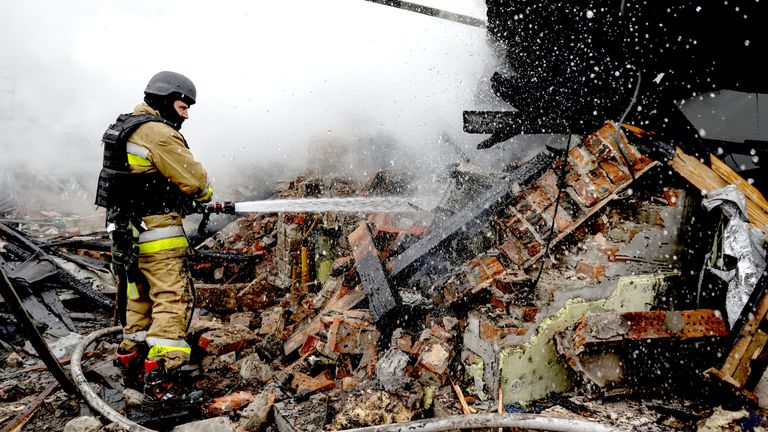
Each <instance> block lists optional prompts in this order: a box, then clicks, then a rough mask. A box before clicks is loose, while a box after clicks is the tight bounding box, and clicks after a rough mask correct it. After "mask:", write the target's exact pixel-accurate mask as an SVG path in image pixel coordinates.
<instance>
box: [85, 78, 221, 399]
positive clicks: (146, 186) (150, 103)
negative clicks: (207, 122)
mask: <svg viewBox="0 0 768 432" xmlns="http://www.w3.org/2000/svg"><path fill="white" fill-rule="evenodd" d="M144 95H145V96H144V103H142V104H140V105H138V106H136V108H135V109H134V110H133V112H132V113H131V114H123V115H120V116H119V117H118V119H117V121H116V122H115V123H114V124H112V125H110V127H109V128H108V129H107V131H106V132H105V133H104V136H103V138H102V143H103V144H104V164H103V167H102V170H101V173H100V175H99V187H98V191H97V199H96V204H97V205H100V206H102V207H106V208H107V223H108V230H109V231H111V238H112V242H113V248H112V251H113V268H114V269H115V270H116V271H117V273H118V274H120V275H121V278H122V279H123V280H125V282H124V283H122V284H121V285H122V286H124V289H125V295H126V301H125V311H124V314H125V315H124V328H123V341H122V343H121V344H120V346H119V348H118V349H117V353H116V356H117V360H116V364H117V365H118V366H119V367H120V369H121V371H122V372H123V379H124V384H125V385H126V386H127V387H134V388H141V389H143V391H144V393H145V394H147V395H148V396H149V397H150V398H152V399H154V400H159V401H169V402H170V401H174V400H177V399H180V398H188V397H189V394H188V393H185V389H184V387H183V386H180V382H179V381H180V378H181V377H180V374H181V370H182V366H184V365H185V364H187V363H188V362H189V358H190V351H191V348H190V346H189V345H188V343H187V341H186V339H185V338H186V336H187V330H188V328H189V323H190V321H191V318H192V311H193V308H194V297H195V294H194V286H193V284H192V278H191V275H190V272H189V266H188V258H189V256H190V254H191V249H190V247H189V243H188V241H187V237H186V235H185V233H184V229H183V227H182V217H183V216H184V215H185V214H188V213H190V212H192V211H194V209H195V206H196V203H198V204H197V205H199V203H203V202H208V201H210V200H211V197H212V195H213V188H212V187H211V185H210V182H209V179H208V174H207V173H206V171H205V169H204V168H203V166H202V165H201V164H200V163H199V162H198V161H196V160H195V159H194V157H193V155H192V153H191V151H190V149H189V146H188V145H187V142H186V140H185V139H184V137H183V136H182V135H181V133H179V129H181V125H182V123H183V122H184V121H185V120H186V119H187V118H189V114H188V110H189V107H190V106H191V105H192V104H194V103H195V99H196V96H197V92H196V89H195V85H194V84H193V83H192V81H191V80H189V78H187V77H185V76H184V75H181V74H178V73H175V72H168V71H163V72H159V73H157V74H155V75H154V76H153V77H152V78H151V79H150V80H149V83H148V84H147V87H146V89H145V90H144Z"/></svg>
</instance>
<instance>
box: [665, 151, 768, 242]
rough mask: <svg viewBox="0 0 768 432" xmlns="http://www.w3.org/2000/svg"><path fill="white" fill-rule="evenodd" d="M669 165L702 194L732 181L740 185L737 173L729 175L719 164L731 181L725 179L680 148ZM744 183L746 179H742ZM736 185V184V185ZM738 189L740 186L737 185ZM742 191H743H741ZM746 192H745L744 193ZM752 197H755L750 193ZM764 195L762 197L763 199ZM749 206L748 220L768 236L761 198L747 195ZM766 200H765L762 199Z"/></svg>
mask: <svg viewBox="0 0 768 432" xmlns="http://www.w3.org/2000/svg"><path fill="white" fill-rule="evenodd" d="M669 165H670V166H671V167H672V168H673V169H674V170H675V171H677V172H678V173H680V175H682V176H683V177H684V178H685V179H686V180H688V181H689V182H690V183H691V184H692V185H694V186H696V187H697V188H699V189H700V190H701V191H702V192H709V191H712V190H715V189H720V188H723V187H725V186H728V185H729V184H731V181H735V182H736V183H740V181H738V180H735V178H734V177H733V175H736V176H738V174H736V173H733V174H731V173H728V172H726V170H725V169H724V168H723V166H722V165H720V164H718V167H719V168H718V169H719V170H720V171H721V172H722V173H723V174H724V175H725V176H726V177H728V178H729V179H731V181H729V180H726V179H724V178H723V177H721V176H720V175H718V173H717V172H715V171H714V170H712V169H711V168H709V167H708V166H706V165H705V164H704V163H702V162H701V161H699V160H698V159H697V158H695V157H693V156H690V155H687V154H686V153H685V152H683V151H682V150H680V149H679V148H675V157H674V158H672V160H670V161H669ZM741 180H742V181H743V180H744V179H741ZM734 184H735V183H734ZM736 186H737V187H738V184H736ZM740 190H741V189H740ZM742 192H744V191H742ZM750 195H754V194H752V193H750ZM761 196H762V195H760V197H761ZM745 197H746V198H747V199H746V204H747V218H749V221H750V223H751V224H752V225H753V226H754V227H755V228H757V229H759V230H760V231H762V232H764V233H766V234H768V212H766V211H764V210H763V208H762V204H761V203H760V201H761V198H760V197H758V196H754V198H755V199H756V200H757V201H753V200H752V199H751V198H750V196H749V195H747V194H745ZM762 200H764V198H762Z"/></svg>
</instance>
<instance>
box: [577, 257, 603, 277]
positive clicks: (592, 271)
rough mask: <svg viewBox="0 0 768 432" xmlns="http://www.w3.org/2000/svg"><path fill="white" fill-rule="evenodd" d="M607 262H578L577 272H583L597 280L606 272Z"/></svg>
mask: <svg viewBox="0 0 768 432" xmlns="http://www.w3.org/2000/svg"><path fill="white" fill-rule="evenodd" d="M605 268H606V266H605V264H593V263H588V262H585V261H579V262H577V263H576V273H580V274H583V275H584V276H587V277H588V278H590V279H592V280H593V281H595V282H597V280H599V279H600V278H601V277H602V276H603V275H604V274H605Z"/></svg>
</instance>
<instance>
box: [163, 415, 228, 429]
mask: <svg viewBox="0 0 768 432" xmlns="http://www.w3.org/2000/svg"><path fill="white" fill-rule="evenodd" d="M171 432H232V422H230V421H229V417H227V416H221V417H215V418H209V419H206V420H200V421H196V422H192V423H187V424H183V425H179V426H176V427H175V428H173V429H172V430H171Z"/></svg>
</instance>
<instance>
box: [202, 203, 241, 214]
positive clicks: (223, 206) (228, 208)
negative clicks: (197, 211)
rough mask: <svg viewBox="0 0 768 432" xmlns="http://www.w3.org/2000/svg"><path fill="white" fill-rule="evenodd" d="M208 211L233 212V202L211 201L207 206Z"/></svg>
mask: <svg viewBox="0 0 768 432" xmlns="http://www.w3.org/2000/svg"><path fill="white" fill-rule="evenodd" d="M207 211H208V212H209V213H226V214H235V203H233V202H232V201H220V202H213V203H210V204H209V205H208V206H207Z"/></svg>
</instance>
